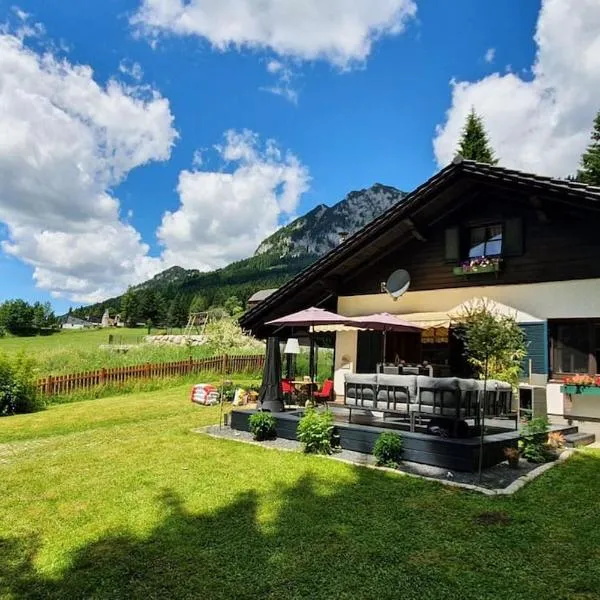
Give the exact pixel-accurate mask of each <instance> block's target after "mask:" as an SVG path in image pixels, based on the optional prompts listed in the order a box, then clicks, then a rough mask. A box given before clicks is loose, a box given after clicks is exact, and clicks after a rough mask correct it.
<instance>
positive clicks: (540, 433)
mask: <svg viewBox="0 0 600 600" xmlns="http://www.w3.org/2000/svg"><path fill="white" fill-rule="evenodd" d="M549 425H550V421H548V419H547V418H546V417H536V418H535V419H531V420H530V421H528V422H527V423H526V424H525V425H524V426H523V429H522V430H521V440H520V447H521V454H522V456H523V458H526V459H527V460H528V461H529V462H533V463H543V462H548V461H549V460H550V459H551V458H553V454H552V452H550V449H549V447H548V426H549Z"/></svg>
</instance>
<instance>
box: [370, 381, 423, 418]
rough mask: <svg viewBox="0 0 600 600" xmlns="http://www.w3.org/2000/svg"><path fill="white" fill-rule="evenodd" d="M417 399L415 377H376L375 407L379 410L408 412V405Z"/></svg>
mask: <svg viewBox="0 0 600 600" xmlns="http://www.w3.org/2000/svg"><path fill="white" fill-rule="evenodd" d="M407 391H408V394H407ZM416 397H417V377H416V376H415V375H378V376H377V407H378V408H381V410H393V411H398V412H404V413H406V412H408V405H409V403H411V402H414V401H415V398H416Z"/></svg>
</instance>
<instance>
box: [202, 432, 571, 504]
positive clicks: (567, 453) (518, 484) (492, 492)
mask: <svg viewBox="0 0 600 600" xmlns="http://www.w3.org/2000/svg"><path fill="white" fill-rule="evenodd" d="M213 427H214V425H207V426H206V427H200V428H199V429H192V430H191V431H192V433H201V434H203V435H207V436H209V437H211V438H214V439H219V440H229V441H232V442H239V443H242V444H249V445H251V446H258V447H260V448H264V449H265V450H277V451H279V452H294V453H298V450H295V449H293V448H276V447H275V446H268V445H266V444H263V443H262V442H255V441H254V440H244V439H240V438H238V439H236V438H230V437H224V436H221V435H217V434H214V433H211V432H209V431H208V430H209V429H212V428H213ZM576 451H577V449H576V448H567V449H566V450H564V451H563V452H562V453H561V454H560V455H559V457H558V458H557V459H556V460H554V461H552V462H548V463H544V464H541V465H540V466H539V467H536V468H535V469H533V470H532V471H529V473H526V474H525V475H522V476H521V477H519V478H518V479H515V481H513V482H512V483H510V484H509V485H507V486H506V487H505V488H484V487H481V486H478V485H474V484H472V483H460V482H458V481H448V480H446V479H438V478H436V477H427V476H426V475H419V474H417V473H407V472H405V471H399V470H398V469H391V468H389V467H378V466H376V465H369V464H364V463H357V462H354V461H351V460H348V459H346V458H340V457H337V456H335V455H334V454H329V455H323V454H312V455H311V456H315V457H317V458H323V459H326V460H337V461H338V462H342V463H346V464H347V465H352V466H355V467H363V468H366V469H373V470H375V471H384V472H387V473H394V474H395V475H399V476H402V477H415V478H417V479H424V480H426V481H433V482H435V483H440V484H442V485H446V486H448V487H455V488H462V489H464V490H470V491H473V492H479V493H480V494H483V495H485V496H512V495H513V494H514V493H515V492H517V491H519V490H520V489H521V488H522V487H524V486H525V485H526V484H528V483H530V482H532V481H533V480H534V479H537V478H538V477H539V476H540V475H543V474H544V473H545V472H546V471H549V470H550V469H551V468H552V467H554V466H556V465H558V464H560V463H563V462H565V461H566V460H567V459H569V458H570V457H571V456H573V454H574V453H575V452H576Z"/></svg>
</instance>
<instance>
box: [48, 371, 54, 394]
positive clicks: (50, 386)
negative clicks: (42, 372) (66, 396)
mask: <svg viewBox="0 0 600 600" xmlns="http://www.w3.org/2000/svg"><path fill="white" fill-rule="evenodd" d="M53 393H54V377H52V375H48V377H47V378H46V395H47V396H52V394H53Z"/></svg>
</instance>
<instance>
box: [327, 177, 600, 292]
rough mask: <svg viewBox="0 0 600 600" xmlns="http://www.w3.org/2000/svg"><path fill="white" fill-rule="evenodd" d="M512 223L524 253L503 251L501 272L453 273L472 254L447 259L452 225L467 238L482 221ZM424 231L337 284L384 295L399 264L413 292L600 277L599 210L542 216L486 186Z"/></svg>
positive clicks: (553, 208) (550, 208) (551, 206)
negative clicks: (384, 286)
mask: <svg viewBox="0 0 600 600" xmlns="http://www.w3.org/2000/svg"><path fill="white" fill-rule="evenodd" d="M509 222H512V223H519V225H518V226H520V227H521V235H522V252H521V253H519V254H517V253H515V252H512V253H510V255H507V254H506V253H504V252H503V254H502V263H501V267H500V271H499V272H497V273H495V272H494V273H485V274H477V275H468V276H465V275H456V274H454V272H453V267H454V266H456V265H457V264H458V262H459V261H460V260H462V259H466V258H467V256H465V254H464V250H463V253H462V256H461V258H460V259H459V261H456V260H448V259H447V258H446V232H447V231H448V230H449V229H451V228H454V227H458V229H459V232H460V234H461V235H462V237H463V238H464V236H466V235H467V234H468V231H469V229H470V228H471V227H476V226H478V225H480V224H482V223H498V224H500V225H502V226H503V227H506V226H507V223H509ZM420 231H421V234H422V236H423V237H424V238H425V239H424V241H420V240H417V239H415V238H413V239H412V240H410V241H409V242H407V243H405V244H399V245H398V247H396V248H392V249H391V250H389V251H388V252H385V253H384V252H382V254H381V255H380V256H379V257H378V259H377V261H376V262H371V261H369V263H368V265H364V267H358V268H356V269H355V270H354V271H353V273H351V274H348V276H347V277H346V278H345V279H344V281H343V283H341V284H340V287H339V288H338V293H339V295H355V294H376V293H379V292H380V288H381V282H382V281H385V280H386V278H387V277H388V275H389V274H390V273H391V272H392V271H393V270H395V269H398V268H402V269H406V270H407V271H408V272H409V273H410V275H411V287H410V289H411V290H413V291H418V290H436V289H445V288H455V287H475V286H484V285H485V286H487V285H511V284H524V283H538V282H544V281H563V280H571V279H588V278H595V277H600V235H599V231H600V213H595V212H593V213H591V214H590V213H589V212H588V211H574V210H573V209H571V208H567V207H564V206H561V205H560V204H556V203H550V202H548V203H547V204H546V205H545V208H544V212H543V216H541V215H540V214H539V211H538V210H536V209H535V208H534V207H533V206H531V204H530V203H529V202H527V201H526V200H524V199H521V200H519V201H517V200H515V199H514V197H512V196H511V194H510V193H509V192H506V193H504V194H502V193H500V192H498V191H495V190H492V191H491V192H490V191H488V190H487V189H486V187H485V186H483V185H482V186H481V188H480V189H479V191H478V193H477V194H476V195H473V196H471V197H470V199H469V201H468V202H467V203H465V204H463V205H462V206H461V207H460V208H458V209H457V210H455V211H453V212H451V213H450V214H448V215H447V217H446V218H445V219H443V220H441V221H440V222H439V223H438V224H436V225H435V226H433V227H426V226H423V227H422V228H421V230H420ZM505 231H506V229H505ZM398 237H399V239H401V235H400V234H399V236H398ZM504 242H506V240H504ZM461 246H462V244H461Z"/></svg>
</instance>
